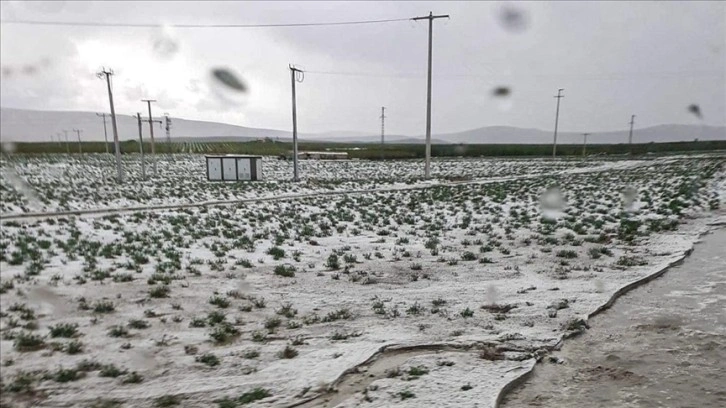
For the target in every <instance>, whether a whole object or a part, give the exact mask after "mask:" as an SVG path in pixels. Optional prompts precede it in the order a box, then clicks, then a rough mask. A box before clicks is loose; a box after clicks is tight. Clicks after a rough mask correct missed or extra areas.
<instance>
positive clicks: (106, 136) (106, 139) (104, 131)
mask: <svg viewBox="0 0 726 408" xmlns="http://www.w3.org/2000/svg"><path fill="white" fill-rule="evenodd" d="M96 116H100V117H102V118H103V140H105V141H106V154H108V132H106V114H105V113H97V114H96Z"/></svg>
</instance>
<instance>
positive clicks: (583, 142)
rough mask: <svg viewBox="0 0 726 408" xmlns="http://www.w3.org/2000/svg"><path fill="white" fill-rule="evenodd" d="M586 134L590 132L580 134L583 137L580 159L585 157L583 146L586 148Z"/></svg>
mask: <svg viewBox="0 0 726 408" xmlns="http://www.w3.org/2000/svg"><path fill="white" fill-rule="evenodd" d="M588 135H590V134H589V133H583V134H582V136H583V137H584V139H583V141H582V159H583V160H585V158H586V157H587V156H586V155H585V148H586V146H587V136H588Z"/></svg>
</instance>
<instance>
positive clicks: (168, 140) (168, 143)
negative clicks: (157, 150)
mask: <svg viewBox="0 0 726 408" xmlns="http://www.w3.org/2000/svg"><path fill="white" fill-rule="evenodd" d="M164 122H165V124H166V126H165V127H166V153H167V154H168V155H169V158H171V118H170V117H169V114H168V113H166V112H165V113H164Z"/></svg>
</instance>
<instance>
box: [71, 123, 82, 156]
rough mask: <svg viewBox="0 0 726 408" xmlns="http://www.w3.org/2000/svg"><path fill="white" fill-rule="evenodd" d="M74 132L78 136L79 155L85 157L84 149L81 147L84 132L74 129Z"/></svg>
mask: <svg viewBox="0 0 726 408" xmlns="http://www.w3.org/2000/svg"><path fill="white" fill-rule="evenodd" d="M73 131H74V132H76V135H78V153H80V154H81V155H83V147H81V132H83V130H81V129H73Z"/></svg>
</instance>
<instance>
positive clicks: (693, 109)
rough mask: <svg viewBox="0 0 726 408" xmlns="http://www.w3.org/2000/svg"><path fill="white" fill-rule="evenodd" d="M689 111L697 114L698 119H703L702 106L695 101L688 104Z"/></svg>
mask: <svg viewBox="0 0 726 408" xmlns="http://www.w3.org/2000/svg"><path fill="white" fill-rule="evenodd" d="M688 111H689V112H691V113H692V114H693V115H695V116H696V117H697V118H698V119H703V114H701V107H700V106H698V105H696V104H695V103H692V104H690V105H688Z"/></svg>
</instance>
